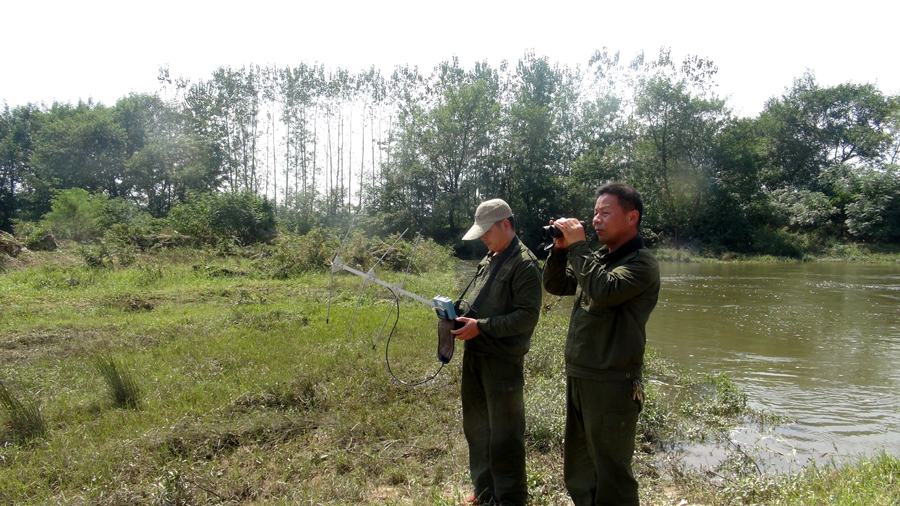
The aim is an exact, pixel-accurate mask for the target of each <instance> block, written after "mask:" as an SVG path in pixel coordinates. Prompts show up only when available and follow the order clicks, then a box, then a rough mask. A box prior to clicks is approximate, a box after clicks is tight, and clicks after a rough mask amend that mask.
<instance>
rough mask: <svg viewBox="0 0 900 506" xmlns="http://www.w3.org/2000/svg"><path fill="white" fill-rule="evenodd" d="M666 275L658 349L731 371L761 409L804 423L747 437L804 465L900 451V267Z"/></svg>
mask: <svg viewBox="0 0 900 506" xmlns="http://www.w3.org/2000/svg"><path fill="white" fill-rule="evenodd" d="M661 271H662V272H661V273H662V290H661V292H660V301H659V305H658V306H657V309H656V311H655V312H654V313H653V315H652V316H651V318H650V322H649V325H648V342H649V344H650V345H651V346H653V347H655V348H656V349H657V350H659V351H660V352H661V354H662V355H663V356H664V357H666V358H668V359H670V360H672V361H674V362H675V363H676V364H678V365H681V366H684V367H686V368H690V369H692V370H695V371H706V372H710V373H713V374H719V373H727V374H728V375H729V376H730V377H731V378H732V379H734V380H735V381H736V382H737V383H738V384H739V385H740V386H741V388H742V389H743V390H744V391H745V392H746V393H747V394H748V395H749V397H750V402H751V403H752V404H753V405H755V406H758V407H762V408H766V409H770V410H772V411H775V412H777V413H781V414H784V415H787V416H789V417H791V418H792V419H794V420H796V422H795V423H792V424H788V425H786V426H783V427H780V428H779V429H778V430H777V431H776V432H775V433H774V434H759V433H757V432H755V431H753V430H751V429H749V428H748V429H745V430H739V431H737V432H736V433H735V438H736V439H738V440H741V441H743V442H744V443H762V446H765V447H766V448H768V450H769V451H770V452H771V453H772V455H773V456H776V457H777V456H782V457H784V460H785V461H790V462H791V463H794V462H799V463H801V464H802V463H805V462H806V461H808V460H809V459H820V458H822V457H829V456H833V455H835V454H837V455H840V456H847V455H850V456H855V455H861V454H872V453H875V452H878V451H881V450H882V449H886V450H887V451H888V452H889V453H892V454H898V453H900V265H882V264H879V265H873V264H851V263H813V264H777V265H761V264H682V263H664V264H662V266H661ZM754 440H755V441H754ZM706 456H707V457H709V458H711V459H715V451H713V452H712V454H710V453H709V452H706ZM698 458H700V459H701V460H702V459H704V458H705V457H704V453H703V452H699V453H698Z"/></svg>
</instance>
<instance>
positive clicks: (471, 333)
mask: <svg viewBox="0 0 900 506" xmlns="http://www.w3.org/2000/svg"><path fill="white" fill-rule="evenodd" d="M456 321H458V322H460V323H464V324H465V325H463V327H462V328H461V329H459V330H451V331H450V333H451V334H453V335H454V337H456V338H457V339H459V340H461V341H468V340H469V339H472V338H473V337H475V336H477V335H478V334H480V333H481V332H479V331H478V320H475V319H472V318H466V317H465V316H460V317H459V318H457V319H456Z"/></svg>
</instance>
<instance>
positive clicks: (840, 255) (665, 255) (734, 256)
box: [653, 244, 900, 263]
mask: <svg viewBox="0 0 900 506" xmlns="http://www.w3.org/2000/svg"><path fill="white" fill-rule="evenodd" d="M653 252H654V254H655V255H656V258H657V259H659V260H662V261H671V262H689V263H691V262H693V263H704V262H757V263H780V262H875V263H898V262H900V246H873V245H865V244H836V245H833V246H829V247H821V248H817V249H815V250H814V252H810V253H803V254H799V255H798V256H792V257H791V256H777V255H758V254H753V255H750V254H743V253H735V252H730V251H724V252H723V251H715V250H710V249H704V248H700V249H697V248H689V247H684V248H670V247H660V248H655V249H654V250H653Z"/></svg>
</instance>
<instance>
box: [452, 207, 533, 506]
mask: <svg viewBox="0 0 900 506" xmlns="http://www.w3.org/2000/svg"><path fill="white" fill-rule="evenodd" d="M479 238H480V239H481V241H482V242H483V243H484V244H485V246H487V248H488V254H487V256H485V258H484V260H482V261H481V263H480V264H478V269H477V271H476V274H475V278H474V279H473V280H472V283H471V285H470V286H471V287H472V292H471V294H470V296H469V297H470V298H469V299H468V300H470V301H472V302H471V303H470V309H469V310H468V311H466V313H465V314H464V315H463V316H461V317H459V318H457V322H459V323H461V324H463V326H462V327H461V328H459V329H458V330H454V331H453V334H454V335H455V336H456V338H457V339H461V340H463V341H465V350H466V351H465V353H464V354H463V365H462V386H461V392H460V394H461V395H460V397H461V399H462V409H463V432H464V433H465V435H466V441H467V442H468V444H469V471H470V473H471V476H472V485H473V486H474V494H472V495H471V496H469V497H468V498H467V499H466V503H467V504H502V505H503V506H523V505H524V504H525V501H526V499H527V498H528V489H527V478H526V475H525V401H524V396H523V390H522V387H523V385H524V383H525V370H524V363H525V354H526V353H528V349H529V348H530V346H531V334H532V333H533V332H534V327H535V325H537V321H538V316H539V314H540V308H541V296H542V291H541V270H540V267H539V266H538V262H537V258H535V256H534V254H533V253H532V252H531V251H530V250H529V249H528V248H527V247H525V246H524V245H523V244H522V243H521V242H520V241H519V238H518V237H517V236H516V228H515V218H514V217H513V213H512V210H511V209H510V208H509V205H508V204H507V203H506V202H504V201H503V200H501V199H493V200H488V201H486V202H483V203H482V204H481V205H479V206H478V209H476V211H475V224H474V225H472V228H470V229H469V231H468V232H466V235H464V236H463V240H473V239H479ZM464 295H465V294H464ZM463 309H465V308H463Z"/></svg>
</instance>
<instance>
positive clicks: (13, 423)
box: [0, 381, 46, 443]
mask: <svg viewBox="0 0 900 506" xmlns="http://www.w3.org/2000/svg"><path fill="white" fill-rule="evenodd" d="M0 408H3V411H5V412H6V415H7V417H8V421H7V431H5V432H6V433H5V434H0V436H2V437H0V442H13V443H24V442H28V441H31V440H33V439H37V438H41V437H43V436H44V434H45V433H46V424H45V423H44V418H43V416H42V415H41V410H40V409H39V408H38V404H37V402H36V401H34V400H31V401H26V402H22V401H21V400H19V399H18V398H17V397H16V396H15V395H13V393H12V392H11V391H10V390H9V388H7V387H6V385H5V384H4V383H3V382H2V381H0Z"/></svg>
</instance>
